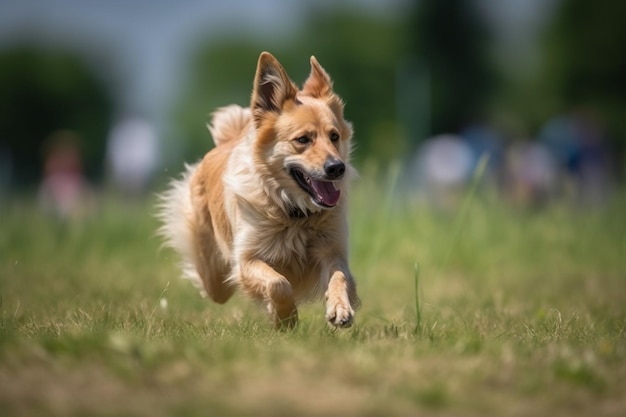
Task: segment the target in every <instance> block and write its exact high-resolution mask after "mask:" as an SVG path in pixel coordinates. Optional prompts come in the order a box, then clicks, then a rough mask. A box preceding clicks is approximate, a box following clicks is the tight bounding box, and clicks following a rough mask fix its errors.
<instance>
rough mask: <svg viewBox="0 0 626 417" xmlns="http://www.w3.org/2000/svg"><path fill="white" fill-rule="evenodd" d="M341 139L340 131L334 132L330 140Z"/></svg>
mask: <svg viewBox="0 0 626 417" xmlns="http://www.w3.org/2000/svg"><path fill="white" fill-rule="evenodd" d="M338 140H339V133H337V132H333V133H331V134H330V141H331V142H337V141H338Z"/></svg>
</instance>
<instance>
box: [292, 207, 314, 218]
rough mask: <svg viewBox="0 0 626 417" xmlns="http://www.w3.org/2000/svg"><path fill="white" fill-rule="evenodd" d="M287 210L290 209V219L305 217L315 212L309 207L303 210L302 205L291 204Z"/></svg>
mask: <svg viewBox="0 0 626 417" xmlns="http://www.w3.org/2000/svg"><path fill="white" fill-rule="evenodd" d="M287 210H288V212H287V214H288V215H289V218H290V219H305V218H307V217H310V216H311V215H313V214H314V213H313V212H312V211H310V210H308V209H307V211H303V210H302V209H301V208H300V207H297V206H289V207H288V208H287Z"/></svg>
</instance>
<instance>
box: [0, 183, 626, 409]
mask: <svg viewBox="0 0 626 417" xmlns="http://www.w3.org/2000/svg"><path fill="white" fill-rule="evenodd" d="M365 178H366V177H364V179H362V180H360V181H359V182H358V183H357V186H356V189H355V191H354V193H353V194H352V204H351V211H352V217H351V222H350V223H351V242H352V252H351V263H352V269H353V272H354V274H355V275H356V277H357V280H358V285H359V293H360V296H361V299H362V307H361V309H360V310H359V311H358V313H357V317H356V323H355V325H354V326H353V327H352V328H351V329H348V330H333V329H330V328H329V327H328V326H327V325H326V324H325V323H324V307H323V304H322V303H321V302H319V303H311V304H307V305H304V306H302V308H301V314H300V317H301V322H300V324H299V325H298V327H297V328H296V329H294V330H293V331H285V332H277V331H275V330H273V329H272V327H271V325H270V322H269V320H268V318H267V317H266V316H265V313H264V311H263V309H262V308H259V306H256V305H254V304H252V303H249V302H248V301H247V300H245V299H243V298H242V297H236V298H235V299H234V300H231V301H230V302H229V303H227V304H226V305H223V306H220V305H215V304H212V303H211V302H209V301H207V300H205V299H202V298H200V296H199V294H198V293H197V291H196V290H195V289H194V288H193V287H192V286H191V284H190V283H189V282H186V281H183V280H181V279H179V278H178V276H179V271H178V268H177V259H176V256H175V255H174V254H173V253H172V252H171V251H169V250H167V249H163V250H160V249H159V245H160V242H159V241H158V239H157V238H155V236H154V230H155V228H156V221H155V220H154V218H153V217H152V209H151V201H147V202H142V203H128V202H126V203H121V202H119V201H118V202H116V200H114V199H105V200H104V201H103V203H102V204H101V207H100V208H99V211H98V212H97V213H96V214H95V215H93V216H91V217H90V218H88V219H83V220H80V221H76V222H73V223H69V224H60V223H59V222H55V221H53V220H52V219H49V218H45V217H44V216H42V215H41V214H39V213H38V211H37V210H36V207H34V205H33V204H31V203H29V201H28V199H21V200H14V201H9V202H6V201H5V202H4V205H3V206H0V219H1V220H0V410H1V411H0V414H1V415H2V416H84V415H90V416H151V417H154V416H173V415H185V416H231V415H233V416H234V415H237V416H239V415H251V416H252V415H254V416H282V415H285V416H286V415H298V416H322V415H336V416H339V415H341V416H378V415H380V416H391V415H397V416H415V415H437V416H458V415H468V416H474V415H475V416H484V415H494V416H528V415H532V416H578V415H580V416H584V415H588V416H622V415H625V414H626V395H625V393H626V334H625V327H626V215H625V213H626V198H624V196H623V195H621V196H618V197H616V198H615V199H614V200H613V201H611V202H610V203H609V204H608V205H607V206H605V207H600V208H594V209H590V208H573V207H571V206H568V205H566V204H558V203H555V204H552V205H550V206H548V207H544V208H542V209H520V208H513V207H510V206H509V205H507V204H506V203H503V202H502V201H499V200H498V199H495V198H493V197H490V196H489V195H482V194H480V195H477V196H476V198H474V199H473V201H471V204H470V205H460V206H459V207H458V208H456V209H450V210H436V209H433V208H430V207H428V206H425V205H418V204H415V203H411V202H409V201H401V200H399V199H394V198H391V197H388V196H387V194H389V192H388V191H386V190H389V189H391V187H390V184H389V183H387V182H384V181H382V182H374V181H369V180H367V179H365Z"/></svg>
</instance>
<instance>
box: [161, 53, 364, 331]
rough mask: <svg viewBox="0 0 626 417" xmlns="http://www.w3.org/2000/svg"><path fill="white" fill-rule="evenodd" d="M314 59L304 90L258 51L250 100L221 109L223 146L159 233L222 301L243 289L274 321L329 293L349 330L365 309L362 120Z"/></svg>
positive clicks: (337, 321)
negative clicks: (355, 126)
mask: <svg viewBox="0 0 626 417" xmlns="http://www.w3.org/2000/svg"><path fill="white" fill-rule="evenodd" d="M343 107H344V105H343V102H342V100H341V99H340V98H339V97H338V96H337V95H336V94H335V93H334V92H333V89H332V81H331V79H330V77H329V76H328V74H327V73H326V71H325V70H324V69H323V68H322V67H321V66H320V64H319V63H318V62H317V60H316V59H315V57H311V73H310V75H309V77H308V79H307V80H306V82H305V83H304V86H303V88H302V90H298V87H297V86H296V85H295V84H294V83H293V82H292V81H291V80H290V79H289V77H288V76H287V73H286V72H285V70H284V69H283V67H282V66H281V65H280V63H279V62H278V61H277V60H276V58H274V57H273V56H272V55H271V54H269V53H267V52H263V53H262V54H261V56H260V57H259V60H258V64H257V69H256V75H255V77H254V84H253V91H252V100H251V104H250V108H242V107H239V106H237V105H231V106H227V107H223V108H220V109H218V110H217V111H216V112H215V113H214V114H213V120H212V122H211V124H210V125H209V130H210V131H211V134H212V136H213V140H214V142H215V144H216V147H215V148H214V149H212V150H211V151H210V152H208V153H207V154H206V156H205V157H204V158H203V159H202V161H201V162H200V163H198V164H197V165H194V166H188V167H187V170H186V172H185V173H184V174H183V177H182V179H180V180H175V181H172V183H171V186H170V188H169V189H168V190H167V191H166V192H165V193H163V194H162V195H161V196H160V205H159V218H160V220H161V221H162V223H163V225H162V227H161V228H160V233H161V234H162V235H163V237H164V238H165V241H166V244H167V245H169V246H171V247H173V248H174V249H175V250H176V251H178V252H179V253H180V254H181V256H182V258H183V268H184V275H185V276H187V277H188V278H191V279H193V280H195V281H196V282H197V283H198V285H199V286H200V287H201V288H203V292H204V293H205V294H206V295H208V296H209V297H210V298H211V299H212V300H213V301H215V302H218V303H225V302H226V301H227V300H228V299H229V298H230V297H231V296H232V295H233V292H234V291H235V289H237V288H240V289H241V290H243V291H244V292H245V293H246V294H248V295H249V296H251V297H252V298H253V299H256V300H261V301H263V302H265V303H266V304H267V307H268V310H269V312H270V314H271V316H272V318H273V320H274V323H275V325H276V327H279V328H280V327H284V326H286V327H291V326H293V325H295V324H296V323H297V320H298V311H297V307H296V305H297V303H298V302H300V301H303V300H306V299H310V298H312V297H314V296H316V295H319V296H321V295H322V294H323V295H324V296H325V300H326V320H328V322H329V323H331V324H332V325H334V326H336V327H349V326H350V325H351V324H352V321H353V319H354V310H355V308H356V307H357V305H358V302H359V301H358V297H357V294H356V286H355V282H354V279H353V277H352V274H351V273H350V269H349V267H348V221H347V217H346V213H347V209H346V194H347V192H346V188H347V186H348V182H349V178H350V176H351V174H353V172H354V171H353V168H352V167H351V166H350V165H349V156H350V150H351V138H352V127H351V125H350V123H349V122H347V121H346V120H344V118H343Z"/></svg>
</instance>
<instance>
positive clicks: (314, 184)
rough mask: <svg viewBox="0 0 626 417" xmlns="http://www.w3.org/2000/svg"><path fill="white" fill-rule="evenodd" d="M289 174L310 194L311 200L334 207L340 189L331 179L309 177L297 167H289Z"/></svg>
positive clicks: (323, 205)
mask: <svg viewBox="0 0 626 417" xmlns="http://www.w3.org/2000/svg"><path fill="white" fill-rule="evenodd" d="M290 173H291V176H292V177H293V179H294V180H295V181H296V182H297V183H298V185H299V186H300V187H301V188H302V189H303V190H304V191H306V192H307V193H309V194H310V195H311V197H312V198H313V201H314V202H315V203H317V204H318V205H320V206H322V207H329V208H330V207H335V205H337V202H338V201H339V195H340V194H341V191H340V190H338V189H337V188H335V184H334V183H333V182H332V181H321V180H316V179H313V178H311V177H309V176H308V175H307V174H305V173H304V171H302V170H301V169H299V168H291V169H290Z"/></svg>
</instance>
